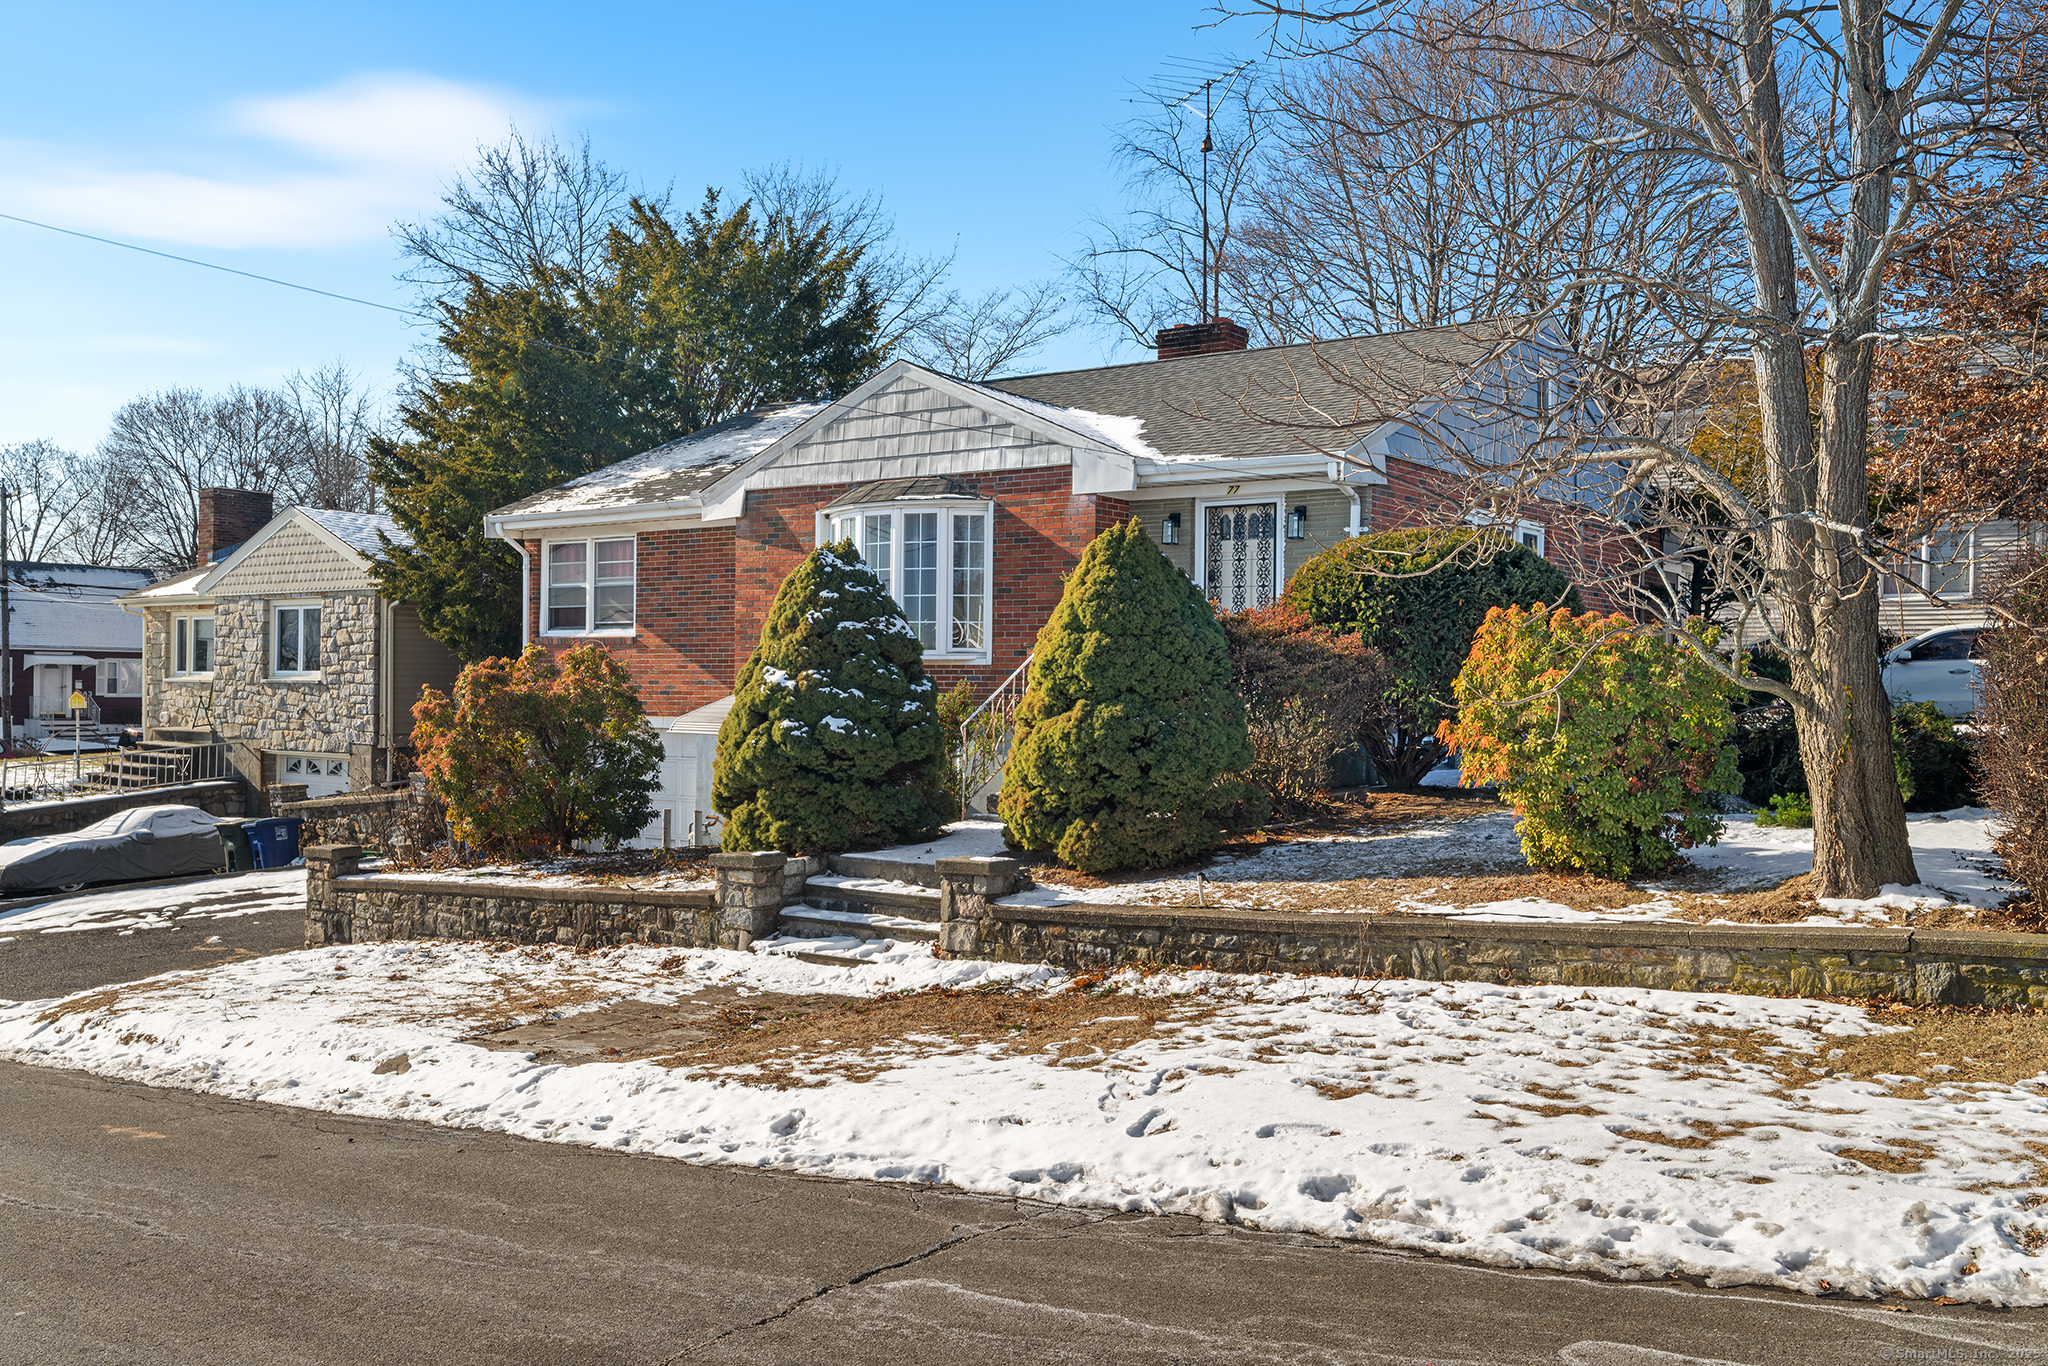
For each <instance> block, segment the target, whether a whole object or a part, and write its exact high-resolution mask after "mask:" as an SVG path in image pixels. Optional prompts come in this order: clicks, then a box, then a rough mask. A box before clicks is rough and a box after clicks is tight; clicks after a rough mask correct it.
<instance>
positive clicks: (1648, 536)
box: [1253, 0, 2048, 897]
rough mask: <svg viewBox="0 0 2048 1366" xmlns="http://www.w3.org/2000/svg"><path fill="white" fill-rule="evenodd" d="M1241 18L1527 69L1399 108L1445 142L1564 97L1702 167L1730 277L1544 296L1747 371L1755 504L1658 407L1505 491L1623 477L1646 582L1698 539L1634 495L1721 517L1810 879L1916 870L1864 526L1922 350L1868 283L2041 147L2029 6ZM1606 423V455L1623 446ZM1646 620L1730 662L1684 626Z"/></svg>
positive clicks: (1443, 58)
mask: <svg viewBox="0 0 2048 1366" xmlns="http://www.w3.org/2000/svg"><path fill="white" fill-rule="evenodd" d="M1253 8H1254V9H1255V10H1256V11H1257V12H1259V13H1262V14H1264V15H1266V16H1267V17H1269V18H1273V19H1276V20H1278V21H1279V23H1280V25H1281V26H1282V29H1283V37H1284V38H1285V40H1286V41H1287V42H1289V43H1290V44H1292V45H1293V50H1295V51H1298V52H1308V51H1313V52H1314V53H1315V54H1317V55H1323V56H1327V55H1330V54H1333V53H1343V54H1347V55H1348V54H1356V55H1357V56H1358V57H1359V58H1360V59H1361V60H1366V61H1371V60H1373V56H1372V54H1373V52H1374V51H1375V50H1376V49H1377V48H1378V47H1380V46H1381V45H1384V44H1388V43H1399V44H1413V45H1415V46H1418V47H1420V48H1423V49H1425V50H1427V51H1429V52H1431V53H1433V54H1435V60H1437V61H1438V62H1440V63H1442V64H1443V65H1445V66H1447V67H1456V68H1462V69H1466V70H1471V71H1484V72H1499V71H1501V70H1502V69H1503V68H1504V67H1508V66H1512V68H1513V69H1514V70H1516V71H1517V72H1518V73H1519V74H1518V75H1517V76H1516V77H1515V78H1514V79H1513V80H1512V81H1511V82H1509V83H1508V84H1507V85H1505V86H1504V87H1502V89H1501V98H1499V99H1496V100H1495V101H1494V102H1492V103H1491V105H1490V106H1489V107H1482V108H1478V109H1473V110H1468V111H1464V112H1462V113H1460V114H1459V115H1458V116H1457V117H1456V119H1453V120H1448V121H1447V120H1445V119H1444V118H1442V116H1440V115H1438V114H1437V113H1435V112H1434V111H1432V110H1431V109H1430V108H1429V107H1428V105H1427V103H1426V102H1425V101H1422V100H1414V101H1409V102H1408V108H1407V109H1406V111H1405V117H1407V118H1410V119H1413V120H1415V121H1417V122H1419V123H1423V124H1430V123H1434V124H1435V125H1436V126H1438V127H1439V128H1441V129H1443V130H1444V131H1445V132H1446V134H1448V133H1450V132H1453V131H1455V125H1456V124H1457V123H1460V122H1472V121H1479V120H1498V119H1502V118H1507V117H1513V116H1519V115H1520V114H1522V113H1524V112H1526V111H1529V110H1535V109H1543V108H1550V107H1557V106H1564V105H1570V106H1574V107H1578V108H1582V109H1584V110H1587V111H1589V112H1591V113H1597V114H1599V115H1601V116H1602V118H1603V119H1607V120H1612V121H1613V122H1614V124H1615V125H1616V128H1617V131H1616V132H1615V133H1614V134H1613V135H1611V136H1610V137H1608V138H1607V139H1605V140H1604V141H1603V142H1602V144H1601V145H1602V146H1604V147H1607V148H1610V149H1613V150H1615V151H1619V152H1624V153H1629V154H1631V155H1633V154H1635V153H1636V150H1637V149H1638V148H1640V149H1641V151H1640V154H1641V155H1643V156H1647V157H1653V158H1656V159H1659V160H1668V159H1671V158H1681V159H1684V160H1686V161H1689V162H1691V163H1693V164H1694V165H1696V166H1697V167H1700V168H1703V169H1704V170H1705V171H1706V172H1707V173H1708V174H1709V175H1710V176H1711V177H1712V181H1713V188H1714V190H1715V192H1716V193H1717V194H1719V195H1721V196H1724V197H1725V199H1726V200H1727V202H1729V203H1731V204H1732V205H1733V206H1734V209H1735V212H1736V216H1737V224H1738V228H1739V231H1740V234H1741V238H1742V242H1743V246H1744V253H1745V256H1746V258H1747V259H1746V261H1745V271H1744V274H1743V278H1742V279H1741V280H1740V281H1739V282H1731V281H1727V280H1722V279H1717V278H1714V277H1711V276H1706V277H1702V276H1700V275H1698V274H1695V273H1693V272H1692V271H1691V270H1689V269H1682V268H1678V266H1677V265H1676V264H1673V265H1667V264H1665V263H1661V262H1658V261H1656V260H1651V261H1644V262H1627V261H1624V262H1619V263H1617V264H1616V265H1615V266H1614V268H1612V269H1611V271H1610V272H1609V273H1607V274H1606V275H1604V276H1596V277H1594V278H1591V279H1587V278H1584V277H1577V278H1571V279H1560V281H1559V284H1560V285H1561V286H1562V287H1565V288H1568V289H1570V290H1572V291H1575V292H1584V291H1586V290H1588V289H1592V288H1596V287H1603V286H1606V285H1609V284H1618V285H1620V286H1623V287H1625V288H1626V289H1628V290H1630V291H1633V292H1636V293H1639V294H1640V295H1642V296H1643V297H1645V298H1647V299H1649V300H1650V301H1652V302H1653V303H1655V304H1656V305H1657V306H1659V307H1661V308H1663V309H1664V310H1665V311H1666V312H1667V314H1668V315H1669V316H1670V317H1671V318H1673V319H1674V320H1677V321H1680V322H1682V323H1683V326H1684V331H1683V333H1682V335H1683V336H1684V339H1685V342H1686V343H1687V345H1686V346H1685V347H1684V349H1685V350H1686V351H1688V352H1690V353H1692V354H1695V355H1702V356H1705V357H1707V358H1708V359H1710V360H1711V359H1713V358H1715V357H1716V356H1717V355H1719V354H1722V353H1729V354H1739V355H1741V356H1742V358H1743V359H1744V360H1745V362H1746V363H1747V365H1748V366H1749V368H1750V371H1751V374H1752V376H1753V383H1754V387H1755V394H1756V409H1757V413H1758V424H1757V426H1758V430H1757V448H1758V452H1759V456H1760V461H1761V466H1762V479H1761V488H1762V492H1761V494H1760V495H1756V494H1752V493H1745V492H1744V491H1743V489H1742V488H1741V487H1740V486H1739V485H1738V484H1737V483H1736V481H1734V480H1732V479H1730V478H1729V477H1727V475H1726V474H1724V473H1723V472H1722V471H1721V470H1719V469H1717V468H1715V466H1714V465H1713V463H1712V462H1710V461H1707V460H1704V459H1701V458H1700V457H1699V456H1698V455H1697V454H1696V453H1695V452H1694V450H1693V449H1692V445H1691V442H1690V441H1689V440H1687V439H1685V437H1684V435H1683V434H1682V433H1681V432H1678V431H1675V430H1674V426H1673V424H1672V422H1671V421H1670V419H1671V415H1672V400H1671V399H1670V398H1668V397H1667V398H1666V399H1665V400H1664V401H1663V402H1662V404H1661V405H1660V403H1659V402H1658V401H1657V400H1655V399H1654V398H1650V399H1646V400H1644V401H1641V402H1639V403H1638V404H1637V405H1636V406H1635V407H1633V408H1632V409H1629V410H1625V411H1617V412H1615V413H1611V414H1609V415H1608V417H1609V419H1610V420H1609V421H1607V422H1605V423H1603V424H1601V429H1600V430H1598V431H1589V432H1583V433H1572V432H1568V431H1564V430H1558V429H1556V428H1555V424H1554V423H1553V424H1552V425H1553V432H1552V439H1550V440H1549V441H1546V442H1542V443H1539V444H1538V449H1539V450H1543V451H1546V452H1549V453H1550V454H1549V458H1550V459H1551V460H1552V462H1553V463H1552V465H1551V467H1550V468H1549V469H1547V470H1540V471H1538V470H1533V469H1525V470H1524V471H1523V472H1521V473H1518V474H1517V475H1516V476H1515V478H1514V480H1513V481H1512V482H1513V484H1514V486H1515V487H1516V488H1518V489H1523V490H1528V489H1532V488H1533V487H1536V486H1537V485H1536V484H1535V483H1533V482H1532V481H1534V480H1536V479H1538V478H1539V477H1540V478H1541V479H1546V480H1550V481H1557V480H1561V479H1566V478H1572V477H1577V475H1578V472H1579V471H1580V470H1582V469H1584V468H1587V467H1588V466H1587V462H1589V461H1591V462H1595V463H1594V464H1593V466H1592V467H1593V468H1597V469H1611V468H1620V469H1624V470H1626V471H1627V477H1626V479H1625V480H1624V481H1623V482H1622V486H1621V487H1620V488H1619V489H1617V490H1616V491H1615V493H1614V496H1613V497H1611V498H1609V499H1608V501H1607V504H1606V508H1605V515H1606V520H1607V524H1608V525H1609V526H1610V527H1612V528H1614V531H1615V534H1616V535H1618V536H1623V537H1635V538H1637V539H1638V540H1639V541H1640V542H1641V544H1642V547H1643V549H1644V551H1645V552H1646V554H1645V555H1644V556H1643V559H1642V560H1638V561H1637V563H1638V564H1640V563H1642V562H1643V561H1644V560H1647V561H1648V562H1649V563H1650V564H1651V566H1652V568H1653V570H1654V569H1656V568H1657V567H1658V566H1660V565H1662V564H1663V563H1665V562H1666V559H1668V558H1669V556H1668V552H1669V551H1670V550H1671V548H1672V542H1673V541H1674V540H1676V541H1677V542H1678V543H1679V544H1678V546H1677V549H1678V551H1679V552H1681V553H1680V555H1679V558H1683V557H1684V555H1686V554H1690V553H1693V552H1694V551H1695V550H1696V549H1697V546H1696V545H1695V544H1694V542H1693V541H1692V540H1691V539H1689V538H1691V537H1692V536H1693V535H1694V533H1695V532H1696V530H1697V528H1696V527H1695V526H1694V525H1690V524H1688V523H1687V522H1685V521H1682V520H1680V521H1674V522H1673V524H1671V525H1669V526H1665V527H1656V526H1645V525H1644V524H1643V522H1642V520H1641V517H1642V506H1641V500H1640V495H1642V494H1643V493H1644V492H1645V491H1646V490H1655V489H1657V488H1660V487H1661V488H1665V489H1672V490H1683V491H1685V492H1686V493H1687V494H1688V495H1689V496H1693V497H1698V498H1702V499H1705V500H1707V501H1709V502H1711V504H1712V505H1713V506H1714V508H1715V510H1716V514H1717V519H1718V520H1719V521H1720V523H1721V524H1722V525H1723V526H1724V527H1725V528H1727V529H1728V530H1729V532H1730V533H1731V534H1729V535H1727V536H1726V537H1725V538H1724V544H1725V545H1726V546H1727V547H1728V549H1727V550H1726V551H1725V554H1726V556H1727V559H1728V563H1729V567H1730V568H1731V569H1739V564H1738V557H1740V558H1743V559H1746V560H1747V561H1748V562H1749V563H1751V564H1753V565H1755V566H1756V568H1755V571H1754V577H1753V581H1752V583H1751V585H1749V586H1747V587H1745V588H1744V589H1743V590H1742V591H1743V594H1744V596H1745V598H1746V600H1747V603H1748V605H1750V606H1751V607H1752V608H1753V613H1754V617H1755V619H1756V620H1757V621H1759V622H1760V623H1761V624H1762V625H1763V626H1764V627H1765V629H1767V630H1768V632H1769V633H1770V636H1771V638H1772V639H1773V640H1774V642H1775V643H1776V644H1777V645H1778V646H1779V647H1780V648H1781V649H1782V650H1783V651H1784V653H1785V655H1786V656H1787V658H1788V660H1789V661H1790V667H1791V675H1792V678H1791V682H1790V684H1789V685H1781V684H1776V683H1771V682H1769V681H1768V680H1757V679H1750V680H1746V681H1747V682H1748V683H1749V685H1750V686H1752V687H1755V688H1757V689H1758V690H1760V691H1765V692H1771V693H1775V694H1777V695H1779V696H1782V697H1784V698H1785V699H1786V700H1787V701H1788V702H1789V703H1790V704H1791V706H1792V709H1793V713H1794V717H1795V720H1796V722H1797V726H1798V731H1799V737H1800V751H1801V756H1802V759H1803V761H1804V765H1805V768H1806V774H1807V780H1808V786H1809V787H1810V789H1811V791H1812V795H1813V801H1814V827H1815V841H1814V844H1815V850H1814V874H1813V890H1814V891H1815V893H1816V894H1818V895H1821V896H1854V897H1866V896H1870V895H1873V894H1875V893H1876V892H1877V890H1878V888H1879V887H1880V886H1882V885H1884V884H1886V883H1906V884H1910V883H1913V882H1915V881H1917V874H1916V872H1915V869H1914V865H1913V857H1912V853H1911V849H1910V847H1909V845H1908V843H1907V838H1906V825H1905V815H1904V811H1903V808H1902V805H1901V802H1900V797H1899V791H1898V785H1897V783H1896V781H1895V775H1894V769H1893V763H1892V752H1891V737H1890V706H1889V703H1888V702H1887V700H1886V697H1885V692H1884V688H1883V683H1882V680H1881V678H1880V675H1879V667H1880V666H1879V651H1878V640H1879V626H1880V620H1879V601H1880V594H1881V591H1882V587H1881V585H1882V580H1883V577H1884V574H1885V571H1886V567H1887V565H1888V564H1890V563H1892V562H1893V557H1894V555H1895V553H1896V550H1897V547H1894V546H1889V545H1887V544H1885V542H1884V538H1883V536H1882V534H1881V532H1880V531H1879V530H1878V529H1877V528H1875V527H1874V525H1873V519H1872V512H1871V499H1870V478H1869V444H1870V417H1871V400H1872V372H1873V362H1874V357H1875V354H1876V349H1877V346H1878V344H1879V343H1880V341H1885V340H1888V341H1891V342H1893V343H1896V344H1910V342H1911V341H1912V339H1913V338H1914V336H1915V335H1916V327H1915V324H1913V323H1912V322H1911V321H1910V320H1892V319H1887V318H1886V317H1885V316H1884V312H1883V304H1884V290H1885V281H1886V277H1887V273H1888V271H1889V269H1890V267H1891V264H1892V261H1893V259H1894V258H1895V257H1896V256H1897V255H1898V254H1899V253H1900V252H1901V251H1902V250H1904V249H1908V248H1910V247H1911V246H1912V245H1913V244H1914V243H1915V242H1916V241H1918V240H1921V239H1922V238H1924V237H1926V236H1928V235H1930V234H1933V235H1938V234H1940V233H1941V232H1942V231H1943V229H1944V226H1945V222H1946V220H1947V217H1948V214H1949V209H1948V208H1947V206H1946V205H1945V204H1944V201H1943V198H1942V196H1941V194H1940V193H1939V188H1940V187H1941V186H1942V185H1943V184H1944V183H1947V182H1948V181H1950V180H1952V179H1954V178H1956V177H1958V176H1962V175H1970V176H1973V177H1981V176H1983V175H1984V174H1986V173H1988V172H1990V171H1992V170H1994V169H1996V168H1998V167H2000V166H2002V165H2007V164H2011V163H2014V162H2016V161H2019V160H2023V159H2025V158H2026V157H2028V156H2030V155H2032V154H2034V153H2035V152H2036V151H2037V150H2038V149H2040V148H2041V146H2042V144H2043V141H2044V138H2043V134H2044V120H2043V114H2042V109H2041V96H2042V94H2043V92H2044V90H2048V82H2044V79H2043V76H2044V73H2043V72H2042V70H2041V57H2040V53H2041V51H2042V47H2043V43H2044V38H2048V33H2044V24H2043V15H2042V12H2041V10H2040V9H2039V8H2038V7H2037V5H2035V4H2033V3H2030V2H2027V3H2021V4H2017V5H2006V4H1999V3H1993V0H1908V2H1907V3H1905V4H1903V5H1901V6H1898V7H1895V8H1889V9H1888V8H1886V7H1884V6H1882V5H1878V4H1872V3H1866V2H1865V0H1843V3H1842V4H1841V5H1840V6H1839V7H1831V8H1827V9H1821V10H1813V9H1780V8H1777V7H1775V6H1773V5H1771V4H1768V3H1766V2H1765V0H1725V3H1724V2H1723V0H1670V2H1669V3H1663V4H1659V5H1655V6H1633V7H1625V6H1619V5H1614V4H1610V3H1608V2H1607V0H1467V2H1466V3H1463V4H1461V5H1459V6H1458V7H1456V8H1446V7H1443V6H1441V5H1438V4H1434V3H1429V0H1383V2H1382V3H1373V4H1367V5H1354V4H1349V3H1343V2H1342V0H1339V3H1335V4H1329V5H1308V6H1301V5H1297V4H1292V3H1288V2H1287V0H1260V3H1257V4H1255V5H1254V7H1253ZM1532 34H1542V35H1547V36H1544V37H1542V38H1541V39H1540V40H1532V38H1531V35H1532ZM1644 58H1647V59H1648V60H1650V61H1653V62H1655V63H1656V64H1657V65H1658V66H1659V67H1661V68H1663V70H1664V71H1665V72H1666V73H1668V76H1669V78H1670V80H1671V82H1672V84H1673V85H1674V86H1675V88H1676V89H1677V91H1678V92H1679V94H1680V96H1681V103H1680V105H1679V106H1678V107H1677V108H1676V109H1675V110H1667V109H1663V108H1658V107H1650V108H1636V107H1634V106H1631V105H1627V104H1619V103H1615V102H1613V101H1612V100H1611V99H1610V98H1609V97H1607V96H1606V95H1605V94H1603V93H1602V87H1601V85H1600V83H1599V81H1598V80H1597V79H1596V78H1597V77H1599V76H1602V75H1603V74H1605V73H1607V72H1610V71H1612V70H1614V69H1616V68H1617V67H1620V66H1623V65H1625V64H1629V63H1634V62H1636V61H1638V60H1641V59H1644ZM1570 136H1572V137H1574V138H1577V137H1581V136H1582V135H1581V134H1578V133H1573V134H1570ZM1681 179H1683V177H1681ZM1556 307H1557V306H1556V305H1553V306H1552V307H1551V309H1550V310H1549V311H1550V312H1554V311H1555V310H1556ZM1547 324H1548V318H1547V317H1545V316H1539V317H1537V318H1535V319H1532V320H1531V321H1530V322H1529V323H1528V324H1527V326H1528V329H1529V332H1530V334H1531V335H1535V334H1536V333H1537V331H1538V330H1539V329H1541V328H1542V327H1544V326H1546V325H1547ZM1643 359H1644V362H1645V364H1649V363H1654V362H1662V361H1667V360H1668V359H1669V357H1668V355H1666V356H1658V355H1651V356H1646V357H1644V358H1643ZM1809 367H1815V369H1814V371H1813V373H1815V374H1817V382H1818V390H1817V393H1815V392H1812V391H1810V390H1809V373H1810V370H1809ZM1617 425H1619V426H1621V427H1622V428H1623V438H1624V439H1621V440H1615V439H1614V431H1613V429H1614V427H1615V426H1617ZM1570 446H1577V447H1578V449H1577V450H1576V451H1568V450H1567V449H1566V448H1567V447H1570ZM1660 557H1664V558H1660ZM1646 610H1653V609H1651V608H1650V607H1649V605H1648V604H1647V603H1646ZM1660 626H1661V628H1662V629H1669V630H1673V631H1676V632H1678V633H1679V634H1680V635H1681V636H1682V637H1683V638H1685V639H1687V640H1688V641H1689V642H1690V643H1691V644H1692V645H1693V646H1694V647H1695V648H1696V649H1697V650H1698V651H1699V652H1700V654H1701V655H1702V657H1703V658H1706V659H1708V660H1710V661H1713V662H1715V663H1716V664H1718V665H1719V666H1720V667H1723V668H1726V667H1728V666H1727V664H1726V662H1725V661H1723V660H1721V658H1720V657H1719V656H1718V655H1717V654H1716V653H1715V651H1714V649H1713V648H1712V643H1711V642H1710V641H1709V640H1708V639H1707V638H1706V637H1705V636H1703V635H1702V634H1700V633H1698V632H1696V631H1692V630H1690V629H1688V627H1687V625H1686V624H1685V623H1682V622H1679V621H1675V620H1671V619H1669V618H1667V619H1666V620H1665V621H1663V622H1662V623H1661V624H1660Z"/></svg>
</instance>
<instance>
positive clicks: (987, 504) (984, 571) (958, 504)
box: [816, 498, 996, 664]
mask: <svg viewBox="0 0 2048 1366" xmlns="http://www.w3.org/2000/svg"><path fill="white" fill-rule="evenodd" d="M906 512H939V513H944V514H946V520H945V521H944V523H943V524H942V525H941V528H940V531H939V593H938V598H939V620H938V623H937V625H936V627H935V628H934V632H933V633H934V635H935V637H936V638H937V640H938V641H939V642H940V643H939V644H937V645H932V646H927V647H926V648H925V652H924V657H925V658H926V659H939V660H953V661H957V662H960V663H967V664H986V663H988V662H989V660H990V659H991V658H992V657H993V656H992V654H991V652H992V651H993V650H994V649H995V635H996V505H995V502H994V500H992V499H987V498H912V499H909V500H907V501H905V502H900V503H849V504H847V505H845V506H844V507H830V508H826V509H825V510H824V511H823V512H820V513H819V514H818V519H817V527H816V536H817V540H816V544H818V545H828V544H830V543H831V542H832V540H833V536H832V524H833V523H834V522H835V521H837V520H839V519H840V518H841V517H879V516H882V515H884V514H888V515H889V516H891V517H893V518H894V519H895V520H894V521H893V522H892V523H891V526H890V533H889V534H890V537H891V539H890V542H889V546H890V550H889V553H890V555H891V557H892V558H891V563H890V565H889V569H890V574H889V583H890V596H891V597H896V588H897V586H898V585H900V584H901V583H902V569H903V514H904V513H906ZM962 513H964V514H966V515H967V516H969V517H984V518H986V519H987V521H986V522H985V524H984V525H985V526H986V528H987V530H986V533H985V539H984V540H983V541H982V556H981V559H982V566H981V641H982V643H981V648H979V649H974V650H957V649H954V648H953V646H952V645H951V644H950V643H949V642H951V640H952V639H953V524H952V518H953V517H954V516H957V515H959V514H962ZM854 548H855V549H859V545H858V543H856V545H855V547H854ZM897 603H898V605H899V606H900V605H901V603H902V599H901V598H897Z"/></svg>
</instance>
